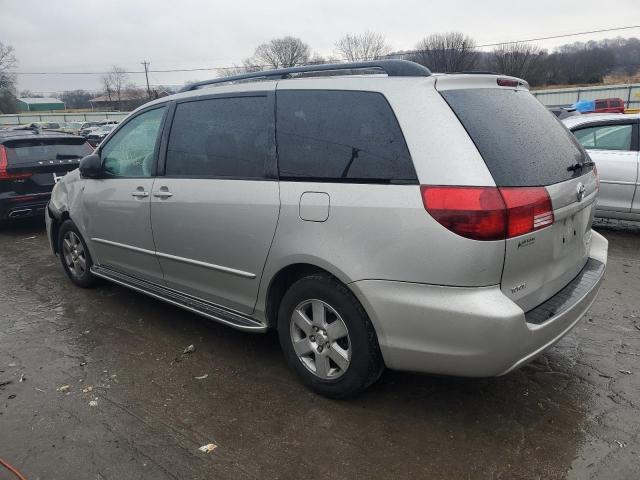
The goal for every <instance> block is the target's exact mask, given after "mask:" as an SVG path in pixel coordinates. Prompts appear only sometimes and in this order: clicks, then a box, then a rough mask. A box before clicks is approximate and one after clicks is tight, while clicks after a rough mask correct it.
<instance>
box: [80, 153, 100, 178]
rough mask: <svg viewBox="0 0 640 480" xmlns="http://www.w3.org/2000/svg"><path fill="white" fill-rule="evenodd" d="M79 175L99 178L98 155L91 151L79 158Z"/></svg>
mask: <svg viewBox="0 0 640 480" xmlns="http://www.w3.org/2000/svg"><path fill="white" fill-rule="evenodd" d="M80 175H81V176H82V177H84V178H100V177H101V175H102V160H100V155H98V154H97V153H92V154H91V155H87V156H86V157H84V158H83V159H82V160H80Z"/></svg>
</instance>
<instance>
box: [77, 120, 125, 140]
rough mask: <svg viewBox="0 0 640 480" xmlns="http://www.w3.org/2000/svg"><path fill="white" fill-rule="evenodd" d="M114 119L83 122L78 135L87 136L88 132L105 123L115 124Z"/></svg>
mask: <svg viewBox="0 0 640 480" xmlns="http://www.w3.org/2000/svg"><path fill="white" fill-rule="evenodd" d="M117 124H118V122H117V121H116V120H107V119H104V120H100V121H98V122H85V123H84V124H83V125H82V127H81V128H80V135H82V136H83V137H87V136H88V135H89V134H90V133H92V132H93V131H95V130H97V129H98V128H100V127H103V126H105V125H117Z"/></svg>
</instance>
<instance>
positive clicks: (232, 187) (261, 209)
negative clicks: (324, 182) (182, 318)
mask: <svg viewBox="0 0 640 480" xmlns="http://www.w3.org/2000/svg"><path fill="white" fill-rule="evenodd" d="M274 108H275V105H274V95H273V91H272V90H271V91H256V92H251V93H249V94H231V95H214V96H210V97H204V98H203V97H198V98H196V99H188V100H185V101H182V102H178V103H177V104H176V108H175V114H174V116H173V122H172V126H171V131H170V134H169V138H168V146H167V152H166V165H165V171H164V176H159V177H158V178H157V180H156V182H155V184H154V186H153V192H152V197H151V221H152V224H153V234H154V239H155V244H156V247H157V255H158V258H159V261H160V263H161V265H162V269H163V271H164V278H165V282H166V284H167V286H168V287H170V288H173V289H176V290H179V291H181V292H183V293H187V294H190V295H193V296H196V297H198V298H202V299H204V300H207V301H210V302H213V303H215V304H218V305H222V306H225V307H228V308H231V309H234V310H237V311H240V312H243V313H251V312H252V311H253V308H254V305H255V302H256V298H257V293H258V287H259V285H260V279H261V276H262V271H263V268H264V264H265V261H266V258H267V254H268V252H269V248H270V247H271V242H272V240H273V236H274V233H275V229H276V223H277V221H278V214H279V210H280V199H279V189H278V181H277V178H276V165H275V128H274V118H273V112H274Z"/></svg>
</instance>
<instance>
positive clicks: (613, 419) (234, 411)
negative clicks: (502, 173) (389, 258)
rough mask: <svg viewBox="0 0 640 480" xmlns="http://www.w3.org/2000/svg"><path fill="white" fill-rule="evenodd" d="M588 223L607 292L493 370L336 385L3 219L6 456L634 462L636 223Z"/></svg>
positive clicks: (194, 462)
mask: <svg viewBox="0 0 640 480" xmlns="http://www.w3.org/2000/svg"><path fill="white" fill-rule="evenodd" d="M597 229H598V230H599V231H600V232H601V233H603V234H604V235H605V236H606V237H607V238H608V239H609V242H610V243H609V264H608V269H607V273H606V279H605V282H604V286H603V288H602V291H601V293H600V296H599V297H598V300H597V301H596V303H595V304H594V306H593V307H592V308H591V310H590V311H589V312H588V314H587V315H586V316H585V318H584V320H583V321H582V322H580V323H579V324H578V326H577V327H576V328H575V329H574V330H573V331H572V332H571V333H570V334H569V335H567V336H566V337H565V338H564V339H562V340H561V341H560V342H559V343H558V344H557V346H555V347H554V348H552V349H550V350H549V351H548V352H547V353H546V354H545V355H544V356H542V357H541V358H540V359H538V360H536V361H535V362H533V363H532V364H530V365H527V366H525V367H524V368H522V369H520V370H518V371H516V372H513V373H512V374H509V375H507V376H505V377H501V378H490V379H460V378H443V377H432V376H426V375H416V374H409V373H399V372H386V373H385V375H384V376H383V377H382V379H381V381H380V382H379V383H378V384H376V385H375V386H374V387H373V388H371V389H370V390H368V391H367V392H366V393H365V394H363V395H362V396H361V397H359V398H357V399H355V400H350V401H331V400H327V399H324V398H321V397H318V396H316V395H314V394H312V393H310V392H308V391H306V390H305V389H304V388H303V387H302V386H301V385H300V384H299V383H298V382H297V380H296V379H295V378H294V377H293V375H292V374H291V373H290V372H289V370H288V369H287V368H286V366H285V364H284V360H283V358H282V355H281V353H280V350H279V347H278V343H277V339H276V337H275V335H272V334H270V335H262V336H261V335H250V334H243V333H240V332H236V331H234V330H231V329H229V328H226V327H223V326H221V325H217V324H215V323H212V322H209V321H207V320H205V319H203V318H201V317H198V316H196V315H192V314H189V313H188V312H185V311H182V310H179V309H177V308H174V307H171V306H169V305H167V304H164V303H161V302H158V301H155V300H153V299H151V298H148V297H146V296H143V295H141V294H137V293H135V292H133V291H129V290H127V289H125V288H122V287H119V286H116V285H110V284H106V283H105V284H102V285H101V286H99V287H98V288H96V289H93V290H81V289H78V288H75V287H74V286H73V285H72V284H71V283H70V282H69V281H68V280H67V279H66V278H65V276H64V274H63V272H62V269H61V268H60V266H59V264H58V260H57V259H56V258H55V257H53V256H52V255H51V253H50V252H49V250H48V247H47V242H46V234H45V232H44V227H43V225H42V224H40V223H33V222H31V223H21V224H16V225H13V226H11V227H10V228H7V229H4V230H2V231H0V245H1V246H2V248H0V264H1V265H2V273H3V274H2V275H1V276H0V384H2V383H3V382H7V381H9V382H11V383H8V384H5V385H3V386H0V458H3V459H5V460H7V461H9V462H10V463H11V464H13V465H14V466H15V467H17V468H19V469H20V470H21V471H22V472H23V473H24V474H25V475H26V477H27V478H28V479H30V480H34V479H65V480H70V479H83V480H85V479H153V480H162V479H186V478H188V479H200V478H202V479H204V478H217V479H227V478H228V479H242V478H254V479H255V478H270V479H277V478H295V479H297V478H303V477H304V478H307V479H312V478H322V479H334V478H335V479H337V478H363V479H371V478H384V479H387V478H429V479H439V478H442V479H458V478H461V479H469V478H471V479H475V478H480V479H484V478H495V479H498V478H503V479H545V480H546V479H556V478H572V479H585V478H586V479H592V478H593V479H607V480H609V479H637V478H640V442H639V438H638V436H639V432H640V228H639V227H637V226H633V225H630V224H624V223H599V224H598V225H597ZM188 345H194V346H195V351H194V352H192V353H188V354H183V351H184V349H185V347H187V346H188ZM205 376H206V378H203V377H205ZM21 377H22V378H23V379H24V381H22V382H21V381H20V379H21ZM198 377H200V378H198ZM209 443H213V444H215V445H216V446H217V448H216V449H215V450H214V451H212V452H211V453H201V452H199V451H198V448H199V447H201V446H202V445H205V444H209ZM4 478H11V477H10V476H9V474H8V473H7V472H5V471H2V470H0V479H4Z"/></svg>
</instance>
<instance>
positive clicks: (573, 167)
mask: <svg viewBox="0 0 640 480" xmlns="http://www.w3.org/2000/svg"><path fill="white" fill-rule="evenodd" d="M594 165H595V163H594V162H584V163H576V164H575V165H571V166H569V167H567V171H568V172H575V171H576V170H582V169H583V168H585V167H593V166H594Z"/></svg>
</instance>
